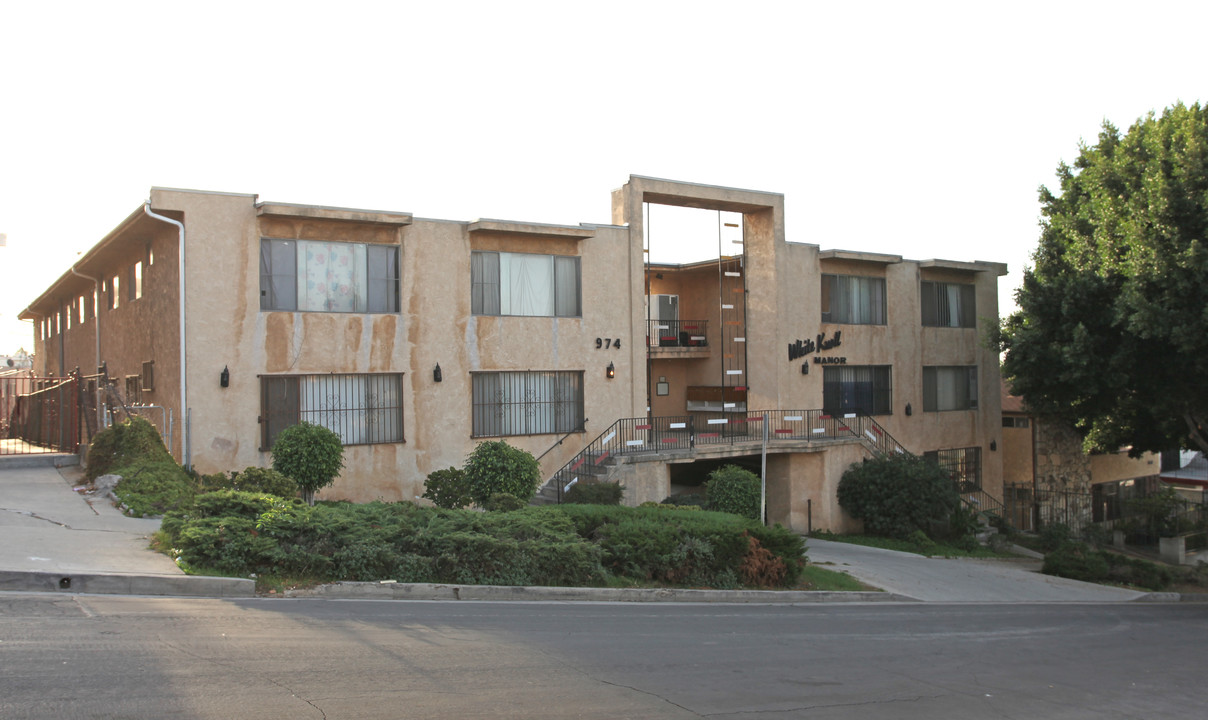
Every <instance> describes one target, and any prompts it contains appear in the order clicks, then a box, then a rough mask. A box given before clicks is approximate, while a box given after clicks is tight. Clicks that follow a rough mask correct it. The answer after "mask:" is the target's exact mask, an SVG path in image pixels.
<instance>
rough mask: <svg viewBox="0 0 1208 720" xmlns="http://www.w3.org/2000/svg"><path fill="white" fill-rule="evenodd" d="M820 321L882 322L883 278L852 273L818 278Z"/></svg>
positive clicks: (883, 316) (859, 323)
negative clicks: (819, 282)
mask: <svg viewBox="0 0 1208 720" xmlns="http://www.w3.org/2000/svg"><path fill="white" fill-rule="evenodd" d="M822 293H823V302H822V307H823V314H822V320H823V322H835V323H850V324H853V325H884V324H885V279H884V278H875V277H858V276H854V275H824V276H823V277H822Z"/></svg>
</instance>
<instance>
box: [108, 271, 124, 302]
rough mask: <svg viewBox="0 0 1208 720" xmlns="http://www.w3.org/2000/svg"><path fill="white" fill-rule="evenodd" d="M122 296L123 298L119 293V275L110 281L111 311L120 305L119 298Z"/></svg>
mask: <svg viewBox="0 0 1208 720" xmlns="http://www.w3.org/2000/svg"><path fill="white" fill-rule="evenodd" d="M120 296H121V293H120V292H118V277H117V275H114V276H113V277H112V278H110V280H109V309H110V310H113V309H114V308H116V307H117V306H118V305H119V304H120V301H119V300H118V298H119V297H120Z"/></svg>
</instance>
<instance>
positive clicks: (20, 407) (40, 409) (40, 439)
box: [0, 376, 80, 455]
mask: <svg viewBox="0 0 1208 720" xmlns="http://www.w3.org/2000/svg"><path fill="white" fill-rule="evenodd" d="M0 410H2V411H3V413H4V414H3V420H2V424H0V455H35V454H41V453H74V452H76V451H77V450H78V449H79V446H80V403H79V382H78V379H77V378H76V377H74V376H69V377H65V378H63V377H34V376H25V377H3V378H0Z"/></svg>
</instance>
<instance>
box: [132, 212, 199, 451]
mask: <svg viewBox="0 0 1208 720" xmlns="http://www.w3.org/2000/svg"><path fill="white" fill-rule="evenodd" d="M143 212H144V213H146V214H147V217H150V218H154V219H156V220H159V221H161V222H166V223H169V224H171V225H175V226H176V230H177V232H178V233H179V235H180V249H179V251H178V252H177V255H178V260H179V270H178V272H179V274H180V289H179V293H180V301H179V304H180V416H181V427H182V430H183V432H181V434H180V452H181V460H182V462H181V465H183V466H184V468H185V469H186V470H188V469H189V468H190V467H192V464H193V463H192V449H191V447H190V442H191V440H192V433H191V432H190V431H191V430H192V421H191V419H190V417H189V393H188V387H189V375H188V373H187V372H186V370H187V367H186V365H185V224H184V223H182V222H180V221H179V220H173V219H172V218H170V217H164V216H163V215H158V214H156V213H154V212H152V211H151V201H150V200H148V201H147V202H146V203H144V204H143Z"/></svg>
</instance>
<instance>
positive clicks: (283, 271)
mask: <svg viewBox="0 0 1208 720" xmlns="http://www.w3.org/2000/svg"><path fill="white" fill-rule="evenodd" d="M297 289H298V280H297V272H296V258H295V256H294V243H293V242H291V241H289V240H263V241H261V243H260V309H261V310H294V309H296V308H297V307H298V298H297Z"/></svg>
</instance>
